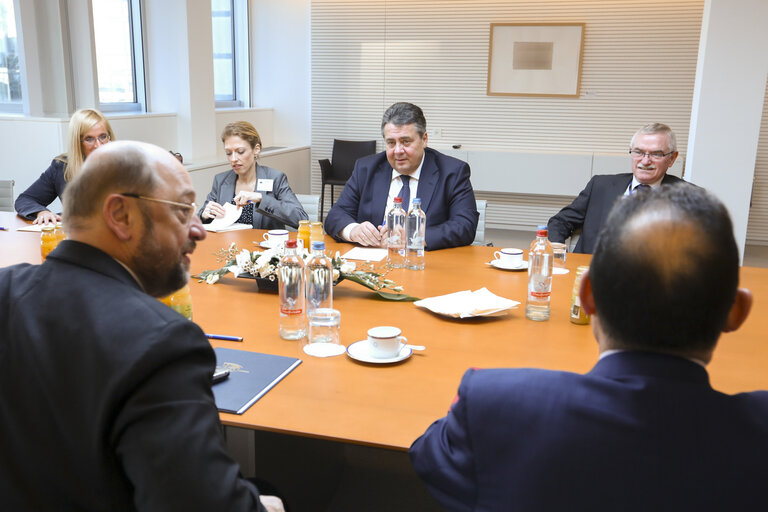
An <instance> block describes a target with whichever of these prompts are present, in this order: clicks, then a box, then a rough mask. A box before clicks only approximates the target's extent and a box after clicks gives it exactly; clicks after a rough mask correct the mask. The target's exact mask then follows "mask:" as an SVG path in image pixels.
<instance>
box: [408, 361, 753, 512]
mask: <svg viewBox="0 0 768 512" xmlns="http://www.w3.org/2000/svg"><path fill="white" fill-rule="evenodd" d="M410 453H411V460H412V462H413V465H414V467H415V469H416V472H417V473H418V474H419V475H420V476H421V477H422V478H423V479H424V480H425V481H426V483H427V485H428V487H429V489H430V491H431V492H432V494H433V495H434V496H435V497H436V498H437V499H438V501H439V502H440V503H441V504H442V505H443V506H444V507H445V509H446V510H473V511H497V510H506V511H513V510H521V511H539V510H541V511H550V510H578V511H581V510H588V511H593V510H621V511H622V512H626V511H644V512H647V511H650V510H653V511H660V510H664V511H667V510H668V511H680V510H713V511H714V510H762V509H764V508H765V482H766V480H767V479H768V457H766V454H768V392H765V391H758V392H753V393H741V394H737V395H726V394H723V393H720V392H718V391H715V390H713V389H712V388H711V387H710V385H709V379H708V376H707V372H706V370H705V369H704V368H702V367H701V366H699V365H697V364H696V363H693V362H691V361H688V360H687V359H683V358H678V357H673V356H665V355H660V354H651V353H644V352H623V353H618V354H614V355H610V356H607V357H605V358H604V359H602V360H600V361H599V362H598V363H597V365H596V366H595V367H594V368H593V369H592V371H590V372H589V373H587V374H586V375H579V374H574V373H568V372H560V371H550V370H538V369H515V370H512V369H497V370H478V371H473V370H470V371H468V372H467V373H466V375H465V376H464V379H463V380H462V383H461V387H460V388H459V398H458V402H456V403H455V404H454V405H453V407H452V408H451V411H450V412H449V414H448V416H447V417H445V418H443V419H441V420H439V421H437V422H435V423H434V424H433V425H432V426H430V427H429V429H428V430H427V431H426V433H425V434H424V435H423V436H422V437H420V438H419V439H417V440H416V442H415V443H414V444H413V446H411V451H410Z"/></svg>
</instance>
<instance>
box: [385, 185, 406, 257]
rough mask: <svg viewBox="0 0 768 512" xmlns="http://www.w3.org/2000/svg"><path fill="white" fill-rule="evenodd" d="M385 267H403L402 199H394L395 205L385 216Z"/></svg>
mask: <svg viewBox="0 0 768 512" xmlns="http://www.w3.org/2000/svg"><path fill="white" fill-rule="evenodd" d="M387 249H388V251H387V265H389V266H390V267H391V268H403V267H404V266H405V211H404V210H403V198H402V197H396V198H395V205H394V206H393V207H392V210H390V212H389V214H388V215H387Z"/></svg>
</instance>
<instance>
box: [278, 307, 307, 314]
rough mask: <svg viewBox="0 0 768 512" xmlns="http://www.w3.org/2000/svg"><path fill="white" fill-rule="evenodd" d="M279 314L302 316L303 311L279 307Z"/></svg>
mask: <svg viewBox="0 0 768 512" xmlns="http://www.w3.org/2000/svg"><path fill="white" fill-rule="evenodd" d="M280 312H281V313H282V314H284V315H300V314H302V313H303V312H304V310H303V309H301V308H299V309H290V308H284V307H282V306H281V307H280Z"/></svg>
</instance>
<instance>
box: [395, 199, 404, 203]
mask: <svg viewBox="0 0 768 512" xmlns="http://www.w3.org/2000/svg"><path fill="white" fill-rule="evenodd" d="M402 202H403V198H402V197H396V198H395V204H398V203H402Z"/></svg>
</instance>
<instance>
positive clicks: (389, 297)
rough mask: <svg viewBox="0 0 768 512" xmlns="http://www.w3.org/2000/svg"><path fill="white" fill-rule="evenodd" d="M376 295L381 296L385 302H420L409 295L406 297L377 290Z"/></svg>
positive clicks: (402, 294) (401, 294)
mask: <svg viewBox="0 0 768 512" xmlns="http://www.w3.org/2000/svg"><path fill="white" fill-rule="evenodd" d="M376 293H378V294H379V295H381V296H382V297H384V298H385V299H387V300H399V301H402V302H415V301H417V300H421V299H419V298H418V297H411V296H410V295H406V294H404V293H392V292H385V291H382V290H379V291H378V292H376Z"/></svg>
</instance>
